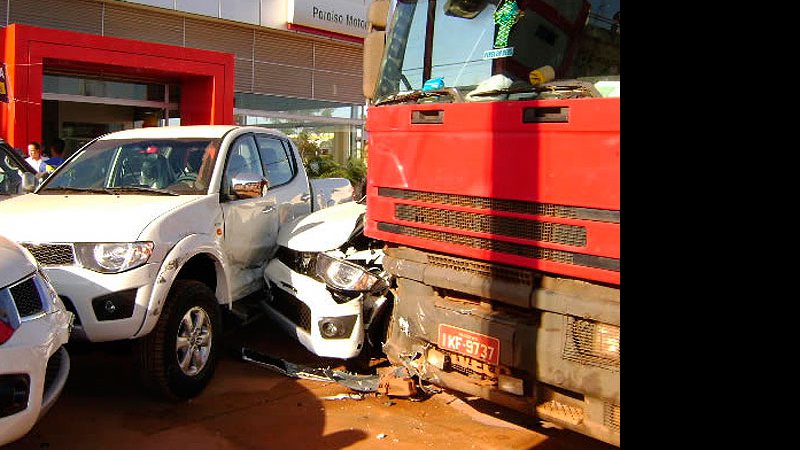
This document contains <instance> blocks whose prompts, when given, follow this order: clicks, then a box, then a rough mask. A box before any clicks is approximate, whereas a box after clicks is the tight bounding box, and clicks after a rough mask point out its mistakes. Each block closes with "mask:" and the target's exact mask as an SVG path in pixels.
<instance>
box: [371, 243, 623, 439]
mask: <svg viewBox="0 0 800 450" xmlns="http://www.w3.org/2000/svg"><path fill="white" fill-rule="evenodd" d="M384 265H385V267H386V269H387V271H388V272H390V273H392V274H393V275H394V276H396V277H397V278H396V279H397V296H398V298H399V299H400V301H398V302H396V304H395V309H394V311H393V316H392V326H391V327H390V331H389V336H388V338H387V342H386V344H385V345H384V347H383V349H384V351H385V352H386V355H387V357H388V359H389V361H390V362H391V363H392V364H395V365H403V366H405V367H407V368H408V369H409V371H410V372H411V373H412V374H415V375H417V376H419V378H420V379H421V380H425V381H428V382H430V383H433V384H435V385H437V386H440V387H444V388H448V389H453V390H456V391H460V392H463V393H466V394H469V395H474V396H478V397H481V398H484V399H486V400H489V401H491V402H494V403H497V404H500V405H503V406H506V407H509V408H512V409H515V410H518V411H521V412H523V413H526V414H530V415H534V416H537V417H539V418H540V419H542V420H546V421H548V422H551V423H554V424H556V425H558V426H561V427H563V428H568V429H572V430H574V431H578V432H581V433H584V434H587V435H589V436H592V437H594V438H596V439H599V440H602V441H605V442H608V443H611V444H613V445H619V440H620V435H619V414H620V408H619V404H620V392H619V386H620V384H619V382H620V378H619V373H620V372H619V314H618V311H619V310H618V305H619V304H618V294H617V297H616V301H617V303H616V304H615V303H614V292H613V291H603V290H602V289H601V290H600V292H601V296H605V295H607V294H608V293H609V292H610V295H608V299H609V301H606V302H599V303H602V304H603V305H604V306H600V307H597V304H598V302H592V303H591V304H586V303H585V302H581V300H580V299H581V298H585V295H584V294H585V292H581V295H575V289H584V288H586V286H585V285H582V284H580V282H578V283H577V284H571V283H574V280H560V279H559V280H555V279H550V281H551V282H550V283H549V284H548V283H544V284H538V285H537V284H536V283H534V282H532V281H531V280H530V277H529V280H527V281H525V277H509V278H508V279H509V280H512V281H509V282H508V283H507V284H508V286H503V285H502V283H498V282H497V279H498V277H497V274H496V273H495V274H494V275H493V277H492V280H493V283H490V284H483V285H482V284H481V282H480V281H481V280H480V276H479V275H476V274H474V273H468V272H467V271H465V270H463V269H461V268H463V267H465V266H464V265H463V264H461V263H460V262H459V261H454V262H453V264H448V265H441V266H438V267H437V266H436V265H435V264H430V263H429V262H428V260H427V257H426V255H425V254H424V253H422V252H418V251H413V250H409V249H404V250H403V251H398V250H397V249H389V250H387V252H386V257H385V259H384ZM528 274H530V272H528ZM553 280H555V281H554V282H553ZM526 284H527V287H526V286H524V285H526ZM433 286H436V288H434V287H433ZM456 286H458V287H459V288H460V289H459V291H460V292H457V291H455V290H454V289H455V288H456ZM465 286H466V288H465ZM448 288H449V289H448ZM464 291H467V292H469V294H464V293H461V292H464ZM470 291H471V292H470ZM487 298H492V299H493V301H489V300H486V299H487ZM498 298H500V299H502V300H499V301H498Z"/></svg>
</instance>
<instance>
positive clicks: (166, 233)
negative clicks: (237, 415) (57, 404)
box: [0, 126, 353, 398]
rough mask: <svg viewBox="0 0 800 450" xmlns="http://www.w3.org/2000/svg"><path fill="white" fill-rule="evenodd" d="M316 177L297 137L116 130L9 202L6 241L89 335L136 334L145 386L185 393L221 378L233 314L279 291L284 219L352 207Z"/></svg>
mask: <svg viewBox="0 0 800 450" xmlns="http://www.w3.org/2000/svg"><path fill="white" fill-rule="evenodd" d="M352 192H353V190H352V186H351V185H350V182H349V181H347V180H345V179H341V178H338V179H325V180H309V179H308V177H307V175H306V172H305V170H304V167H303V164H302V161H301V159H300V154H299V153H298V150H297V148H296V147H295V145H294V144H293V143H292V142H291V141H290V140H289V139H288V138H287V136H286V135H284V134H282V133H280V132H278V131H274V130H268V129H265V128H261V127H239V126H183V127H162V128H143V129H135V130H126V131H120V132H116V133H111V134H107V135H105V136H101V137H100V138H98V139H96V140H94V141H92V142H90V143H89V144H87V145H86V146H85V147H83V148H81V149H80V150H78V151H77V152H76V153H75V154H74V155H73V156H71V157H70V158H69V160H67V162H66V163H64V164H63V165H62V166H61V167H59V168H58V169H57V170H56V171H55V172H54V173H53V174H52V175H51V176H50V177H49V178H48V179H47V180H46V181H45V182H44V183H43V184H42V186H40V187H39V188H38V189H37V190H36V191H35V192H34V193H31V194H27V195H22V196H18V197H15V198H12V199H10V200H6V201H3V202H0V234H4V235H6V236H7V237H9V238H10V239H12V240H14V241H16V242H19V243H20V244H21V245H23V246H24V247H26V248H27V249H28V250H29V251H30V252H31V253H32V254H33V255H34V256H35V257H36V259H37V261H38V262H39V264H40V265H41V266H42V267H43V268H44V270H45V271H46V272H47V275H48V276H49V277H50V279H51V280H52V282H53V284H54V286H55V288H56V290H57V291H58V294H59V296H60V297H61V299H62V300H63V301H64V303H65V304H66V305H67V307H68V308H69V309H71V310H72V311H73V312H74V313H75V314H76V320H75V328H74V329H75V336H76V337H78V338H81V337H84V338H86V339H88V340H90V341H94V342H97V341H110V340H119V339H136V348H137V353H138V356H137V361H138V363H139V367H140V369H141V370H140V372H141V375H142V379H143V381H144V382H145V384H146V385H147V386H148V387H150V388H152V389H154V390H155V391H157V392H159V393H161V394H163V395H165V396H167V397H172V398H189V397H192V396H194V395H196V394H198V393H199V392H200V391H201V390H202V389H203V388H204V387H205V386H206V384H207V383H208V381H209V380H210V378H211V376H212V375H213V372H214V368H215V365H216V354H217V351H218V350H219V346H220V345H219V341H218V338H219V336H220V329H221V317H220V316H221V307H220V306H223V307H225V308H227V309H229V310H233V311H236V309H237V308H236V307H237V305H239V303H236V302H237V301H238V300H240V299H242V298H244V297H246V296H248V295H249V294H251V293H254V292H256V291H258V290H261V289H263V288H264V287H265V281H264V278H263V273H264V267H265V265H266V263H267V262H268V261H269V260H270V259H271V258H272V256H273V255H274V253H275V251H276V239H277V236H278V232H279V230H280V228H281V226H282V224H284V223H287V222H289V221H292V220H294V219H296V218H299V217H302V216H305V215H307V214H309V213H310V212H311V211H314V210H318V209H320V208H324V207H326V206H330V205H332V204H335V203H337V202H342V201H350V200H352Z"/></svg>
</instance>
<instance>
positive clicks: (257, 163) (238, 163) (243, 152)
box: [223, 134, 264, 194]
mask: <svg viewBox="0 0 800 450" xmlns="http://www.w3.org/2000/svg"><path fill="white" fill-rule="evenodd" d="M240 173H254V174H257V175H262V176H263V175H264V171H263V170H261V159H260V158H259V156H258V147H256V142H255V140H254V139H253V136H252V135H250V134H248V135H245V136H241V137H239V138H238V139H237V140H236V141H235V142H234V143H233V145H231V149H230V153H229V154H228V161H227V162H226V167H225V177H224V180H223V183H224V184H223V190H224V192H226V193H228V194H230V193H232V190H231V188H232V187H233V185H232V184H231V180H233V178H234V177H235V176H236V175H238V174H240Z"/></svg>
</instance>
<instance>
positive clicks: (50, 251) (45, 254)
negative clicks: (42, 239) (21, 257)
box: [21, 242, 75, 266]
mask: <svg viewBox="0 0 800 450" xmlns="http://www.w3.org/2000/svg"><path fill="white" fill-rule="evenodd" d="M21 245H22V246H23V247H25V248H26V249H28V251H29V252H31V254H32V255H33V257H34V258H36V261H37V262H38V263H39V264H41V265H42V266H71V265H73V264H75V253H74V252H73V250H72V246H71V245H69V244H30V243H25V242H23V243H21Z"/></svg>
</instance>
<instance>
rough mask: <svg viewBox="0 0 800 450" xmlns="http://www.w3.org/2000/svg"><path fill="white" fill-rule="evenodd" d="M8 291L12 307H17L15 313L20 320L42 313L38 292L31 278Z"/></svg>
mask: <svg viewBox="0 0 800 450" xmlns="http://www.w3.org/2000/svg"><path fill="white" fill-rule="evenodd" d="M9 291H10V292H11V297H12V298H13V299H14V305H15V306H16V307H17V312H18V313H19V317H20V318H21V319H24V318H26V317H29V316H33V315H36V314H39V313H40V312H42V311H44V308H43V307H42V299H41V297H40V296H39V290H38V289H36V284H34V282H33V278H28V279H27V280H25V281H23V282H22V283H19V284H18V285H16V286H14V287H12V288H10V289H9Z"/></svg>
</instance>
